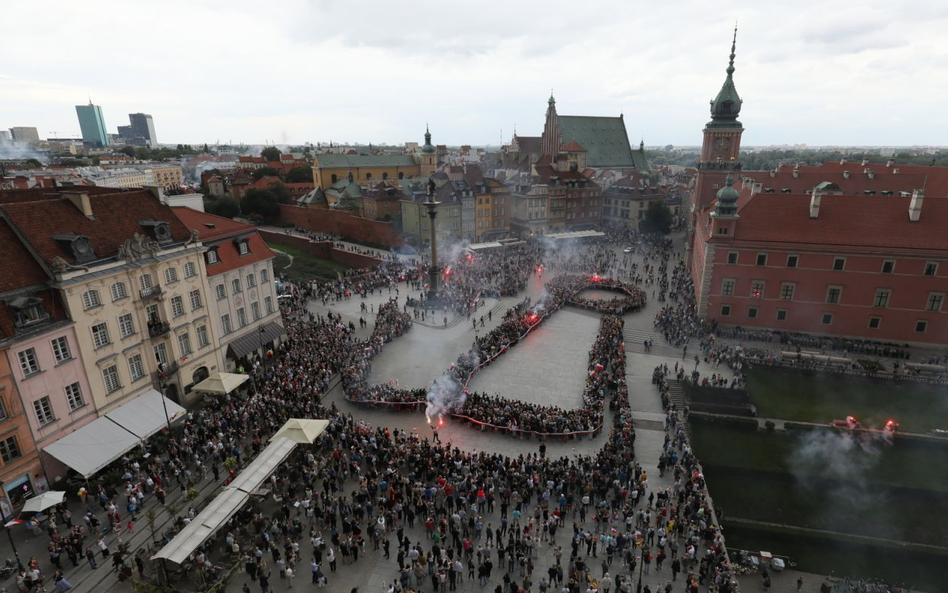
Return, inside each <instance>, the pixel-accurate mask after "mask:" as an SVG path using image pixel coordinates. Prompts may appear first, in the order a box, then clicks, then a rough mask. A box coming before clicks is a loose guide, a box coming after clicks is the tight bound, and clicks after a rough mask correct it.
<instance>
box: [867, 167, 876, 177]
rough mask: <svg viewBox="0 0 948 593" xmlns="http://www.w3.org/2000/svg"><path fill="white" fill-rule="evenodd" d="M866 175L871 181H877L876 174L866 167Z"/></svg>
mask: <svg viewBox="0 0 948 593" xmlns="http://www.w3.org/2000/svg"><path fill="white" fill-rule="evenodd" d="M866 175H868V176H869V179H875V178H876V172H875V171H873V170H872V169H870V168H868V167H866Z"/></svg>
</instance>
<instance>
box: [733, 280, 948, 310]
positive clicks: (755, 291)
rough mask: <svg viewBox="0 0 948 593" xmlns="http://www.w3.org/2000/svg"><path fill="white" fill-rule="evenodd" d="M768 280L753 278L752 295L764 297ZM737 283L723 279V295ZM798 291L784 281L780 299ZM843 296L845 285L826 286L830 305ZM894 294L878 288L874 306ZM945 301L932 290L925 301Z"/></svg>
mask: <svg viewBox="0 0 948 593" xmlns="http://www.w3.org/2000/svg"><path fill="white" fill-rule="evenodd" d="M766 284H767V283H766V282H765V281H764V280H751V287H750V297H751V298H754V299H762V298H764V289H765V287H766ZM736 285H737V280H736V279H734V278H724V279H723V280H722V281H721V295H722V296H734V288H735V286H736ZM795 291H796V284H795V283H793V282H784V283H782V284H781V285H780V300H781V301H792V300H793V295H794V293H795ZM842 296H843V287H842V286H834V285H829V286H827V287H826V299H825V302H826V303H827V304H829V305H836V304H839V302H840V300H841V299H842ZM891 296H892V289H891V288H877V289H876V293H875V296H874V297H873V299H872V306H873V307H879V308H882V309H884V308H886V307H888V306H889V299H890V297H891ZM944 301H945V293H943V292H930V293H928V299H927V301H926V302H925V310H926V311H936V312H937V311H941V307H942V304H943V303H944Z"/></svg>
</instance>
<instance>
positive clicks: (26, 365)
mask: <svg viewBox="0 0 948 593" xmlns="http://www.w3.org/2000/svg"><path fill="white" fill-rule="evenodd" d="M50 346H51V347H52V350H53V359H54V360H55V361H56V364H59V363H62V362H66V361H67V360H70V359H72V354H71V353H70V352H69V342H68V341H67V340H66V338H65V336H60V337H58V338H56V339H54V340H52V341H51V342H50ZM18 358H19V359H20V370H22V371H23V376H24V377H29V376H30V375H32V374H34V373H38V372H40V370H41V369H40V366H39V358H38V357H37V355H36V348H27V349H26V350H21V351H20V352H19V353H18Z"/></svg>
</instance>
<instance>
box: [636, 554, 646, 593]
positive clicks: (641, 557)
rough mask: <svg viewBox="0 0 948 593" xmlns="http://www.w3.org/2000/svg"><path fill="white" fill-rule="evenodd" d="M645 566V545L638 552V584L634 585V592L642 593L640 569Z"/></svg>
mask: <svg viewBox="0 0 948 593" xmlns="http://www.w3.org/2000/svg"><path fill="white" fill-rule="evenodd" d="M644 568H645V546H642V553H641V554H639V584H638V585H636V586H635V593H642V570H643V569H644Z"/></svg>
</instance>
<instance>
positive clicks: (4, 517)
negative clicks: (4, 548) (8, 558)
mask: <svg viewBox="0 0 948 593" xmlns="http://www.w3.org/2000/svg"><path fill="white" fill-rule="evenodd" d="M7 500H9V499H7ZM0 519H2V520H3V530H4V531H6V532H7V537H8V538H10V547H11V548H13V555H14V556H16V566H17V568H19V569H20V572H23V571H24V570H26V569H25V568H23V563H22V562H21V561H20V553H19V552H17V550H16V544H15V543H13V535H11V534H10V528H9V527H7V514H6V513H4V512H3V505H0Z"/></svg>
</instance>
